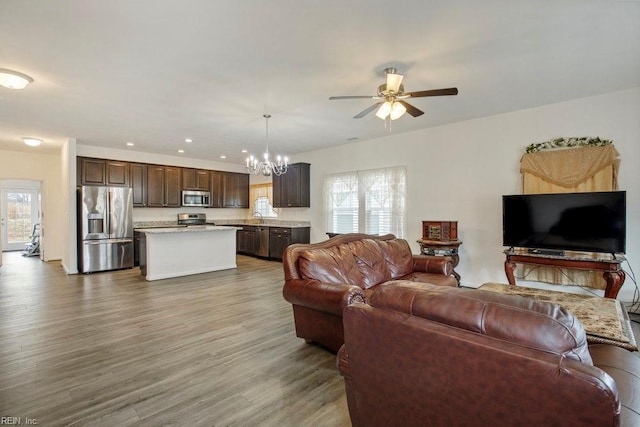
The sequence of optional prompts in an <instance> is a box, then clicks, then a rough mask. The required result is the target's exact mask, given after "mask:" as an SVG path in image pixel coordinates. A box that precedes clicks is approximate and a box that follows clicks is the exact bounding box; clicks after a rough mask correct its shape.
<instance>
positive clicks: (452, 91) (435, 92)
mask: <svg viewBox="0 0 640 427" xmlns="http://www.w3.org/2000/svg"><path fill="white" fill-rule="evenodd" d="M457 94H458V88H457V87H449V88H446V89H433V90H419V91H417V92H409V93H407V95H409V96H410V97H411V98H420V97H423V96H445V95H457Z"/></svg>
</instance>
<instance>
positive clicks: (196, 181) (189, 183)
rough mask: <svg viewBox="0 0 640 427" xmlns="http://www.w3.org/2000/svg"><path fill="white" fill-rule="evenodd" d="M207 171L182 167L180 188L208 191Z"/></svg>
mask: <svg viewBox="0 0 640 427" xmlns="http://www.w3.org/2000/svg"><path fill="white" fill-rule="evenodd" d="M209 175H210V173H209V171H208V170H199V169H190V168H182V188H183V189H185V190H199V191H209V188H210V185H211V183H210V182H209V180H210V178H209Z"/></svg>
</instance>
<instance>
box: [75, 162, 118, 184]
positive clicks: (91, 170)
mask: <svg viewBox="0 0 640 427" xmlns="http://www.w3.org/2000/svg"><path fill="white" fill-rule="evenodd" d="M78 183H79V184H80V185H109V186H117V187H128V186H129V163H127V162H120V161H117V160H104V159H92V158H88V157H79V158H78Z"/></svg>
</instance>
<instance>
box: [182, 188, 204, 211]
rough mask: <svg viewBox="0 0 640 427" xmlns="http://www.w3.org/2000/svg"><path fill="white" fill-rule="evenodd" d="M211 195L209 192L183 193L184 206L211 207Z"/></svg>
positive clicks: (191, 191)
mask: <svg viewBox="0 0 640 427" xmlns="http://www.w3.org/2000/svg"><path fill="white" fill-rule="evenodd" d="M210 200H211V193H210V192H208V191H194V190H183V191H182V206H199V207H209V201H210Z"/></svg>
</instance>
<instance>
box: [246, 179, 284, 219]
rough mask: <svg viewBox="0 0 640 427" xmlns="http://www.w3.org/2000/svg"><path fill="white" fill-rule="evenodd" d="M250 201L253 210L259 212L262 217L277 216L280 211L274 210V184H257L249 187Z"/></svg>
mask: <svg viewBox="0 0 640 427" xmlns="http://www.w3.org/2000/svg"><path fill="white" fill-rule="evenodd" d="M249 203H250V208H251V212H252V213H253V214H254V215H255V214H256V213H258V214H259V215H260V216H261V217H262V218H277V217H278V213H277V212H276V211H275V210H273V185H272V184H270V183H269V184H255V185H252V186H251V187H250V188H249Z"/></svg>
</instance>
